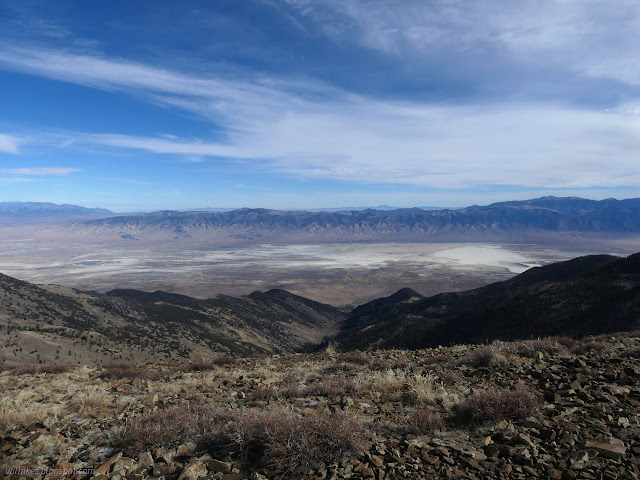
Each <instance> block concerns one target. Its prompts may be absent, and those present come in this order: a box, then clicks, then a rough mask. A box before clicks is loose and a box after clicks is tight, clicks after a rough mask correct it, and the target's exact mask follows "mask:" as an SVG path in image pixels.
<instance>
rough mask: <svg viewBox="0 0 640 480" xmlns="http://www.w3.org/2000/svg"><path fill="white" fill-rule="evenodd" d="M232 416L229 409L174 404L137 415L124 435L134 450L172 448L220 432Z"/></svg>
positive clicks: (137, 451) (130, 448)
mask: <svg viewBox="0 0 640 480" xmlns="http://www.w3.org/2000/svg"><path fill="white" fill-rule="evenodd" d="M232 418H233V415H232V414H231V412H230V411H224V410H221V409H215V408H212V407H205V406H202V405H189V404H181V405H174V406H171V407H168V408H165V409H161V410H155V411H152V412H149V413H145V414H143V415H141V416H139V417H136V418H135V419H134V421H133V422H132V424H131V426H130V427H129V428H128V430H127V431H126V432H124V434H123V435H122V439H123V443H124V444H125V445H126V447H127V452H129V453H131V454H137V453H139V452H142V451H145V450H152V449H156V448H164V449H171V448H175V447H177V446H178V445H180V444H183V443H186V442H190V441H191V442H196V443H198V442H201V441H202V440H203V438H205V436H206V438H207V439H209V438H211V437H212V436H215V435H217V434H219V433H221V432H222V431H223V429H224V427H225V425H226V424H227V422H228V421H229V420H231V419H232Z"/></svg>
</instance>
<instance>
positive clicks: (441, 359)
mask: <svg viewBox="0 0 640 480" xmlns="http://www.w3.org/2000/svg"><path fill="white" fill-rule="evenodd" d="M452 360H453V356H452V355H449V354H448V353H443V354H440V355H434V356H433V357H429V358H425V359H424V360H423V361H422V365H425V366H428V365H435V364H438V363H449V362H451V361H452Z"/></svg>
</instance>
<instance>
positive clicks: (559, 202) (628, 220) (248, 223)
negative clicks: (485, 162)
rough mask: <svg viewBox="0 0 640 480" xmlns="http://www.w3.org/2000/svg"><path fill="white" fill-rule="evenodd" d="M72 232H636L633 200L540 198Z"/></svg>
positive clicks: (142, 223) (209, 216)
mask: <svg viewBox="0 0 640 480" xmlns="http://www.w3.org/2000/svg"><path fill="white" fill-rule="evenodd" d="M75 228H76V229H90V230H94V231H96V232H97V233H100V234H103V235H104V234H106V235H118V236H120V237H122V238H136V239H138V238H139V239H143V238H145V237H149V236H153V235H164V236H166V237H168V238H175V239H180V238H191V237H198V238H206V237H207V236H210V235H211V234H215V235H217V236H218V237H229V238H237V239H247V240H255V239H261V240H264V241H266V240H270V239H273V238H282V237H285V236H286V237H287V238H288V239H290V240H296V239H318V240H344V239H354V240H367V239H374V238H376V239H403V238H414V239H415V238H420V239H423V238H425V237H429V236H433V237H434V238H435V237H437V236H441V237H442V236H449V237H454V238H463V237H460V236H461V235H462V236H468V235H474V234H481V235H482V234H485V235H486V234H511V233H514V232H599V233H603V232H604V233H634V232H640V199H639V198H636V199H628V200H616V199H607V200H601V201H596V200H586V199H583V198H577V197H566V198H558V197H542V198H537V199H533V200H525V201H513V202H500V203H493V204H491V205H488V206H476V205H474V206H471V207H466V208H462V209H458V210H422V209H420V208H405V209H397V210H362V211H353V210H352V211H341V212H310V211H287V212H285V211H280V210H267V209H249V208H243V209H239V210H233V211H229V212H177V211H161V212H155V213H146V214H136V215H120V216H113V217H109V218H105V219H98V220H90V221H86V222H83V223H79V224H77V225H76V226H75Z"/></svg>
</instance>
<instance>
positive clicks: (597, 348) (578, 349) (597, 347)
mask: <svg viewBox="0 0 640 480" xmlns="http://www.w3.org/2000/svg"><path fill="white" fill-rule="evenodd" d="M606 349H607V344H606V343H605V342H603V341H599V340H592V341H586V342H580V343H576V345H575V346H574V347H573V348H572V349H571V353H577V354H579V355H582V354H585V353H587V352H602V351H604V350H606Z"/></svg>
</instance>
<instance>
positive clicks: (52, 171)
mask: <svg viewBox="0 0 640 480" xmlns="http://www.w3.org/2000/svg"><path fill="white" fill-rule="evenodd" d="M81 171H82V169H81V168H70V167H27V168H0V172H2V173H9V174H11V175H29V176H31V175H34V176H66V175H69V174H71V173H76V172H81Z"/></svg>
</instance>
